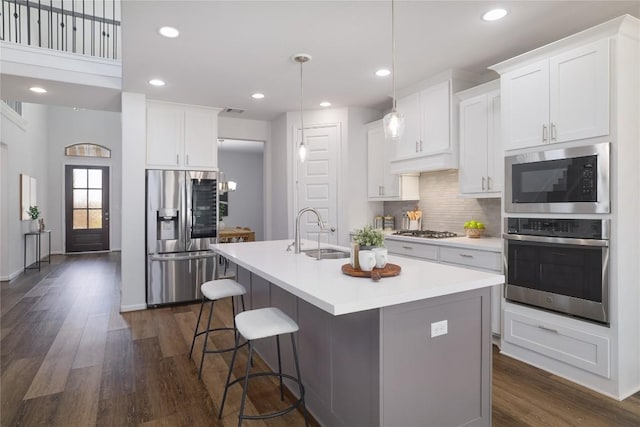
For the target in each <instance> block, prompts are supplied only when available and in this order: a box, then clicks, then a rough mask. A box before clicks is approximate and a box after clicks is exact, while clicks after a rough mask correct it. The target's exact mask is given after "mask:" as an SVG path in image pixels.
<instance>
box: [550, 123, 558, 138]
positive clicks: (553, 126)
mask: <svg viewBox="0 0 640 427" xmlns="http://www.w3.org/2000/svg"><path fill="white" fill-rule="evenodd" d="M556 133H557V132H556V125H555V123H551V142H556Z"/></svg>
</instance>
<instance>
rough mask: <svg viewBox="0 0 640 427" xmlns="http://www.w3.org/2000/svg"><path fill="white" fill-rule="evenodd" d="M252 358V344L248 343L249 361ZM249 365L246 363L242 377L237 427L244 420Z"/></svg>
mask: <svg viewBox="0 0 640 427" xmlns="http://www.w3.org/2000/svg"><path fill="white" fill-rule="evenodd" d="M252 356H253V342H251V341H249V360H251V357H252ZM250 371H251V364H250V363H249V362H248V361H247V371H246V373H245V375H244V390H242V403H241V404H240V414H238V427H242V419H243V418H244V405H245V402H246V401H247V389H248V387H249V372H250Z"/></svg>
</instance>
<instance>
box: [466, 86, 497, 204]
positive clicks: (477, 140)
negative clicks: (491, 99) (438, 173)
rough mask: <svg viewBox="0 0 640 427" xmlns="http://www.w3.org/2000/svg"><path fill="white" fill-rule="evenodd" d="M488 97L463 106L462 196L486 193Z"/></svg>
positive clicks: (468, 101) (477, 98)
mask: <svg viewBox="0 0 640 427" xmlns="http://www.w3.org/2000/svg"><path fill="white" fill-rule="evenodd" d="M488 137H489V130H488V103H487V95H481V96H478V97H475V98H470V99H466V100H464V101H462V102H461V103H460V170H459V183H460V192H461V193H482V192H484V191H486V189H487V185H488V183H487V159H488V157H490V156H491V155H492V153H491V154H489V151H488V146H489V140H488Z"/></svg>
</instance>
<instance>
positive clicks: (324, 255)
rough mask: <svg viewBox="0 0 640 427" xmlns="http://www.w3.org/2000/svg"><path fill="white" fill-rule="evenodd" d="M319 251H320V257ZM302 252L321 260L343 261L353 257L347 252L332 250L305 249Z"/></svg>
mask: <svg viewBox="0 0 640 427" xmlns="http://www.w3.org/2000/svg"><path fill="white" fill-rule="evenodd" d="M318 251H320V257H318ZM301 252H302V253H304V254H305V255H307V256H309V257H312V258H319V259H341V258H349V257H350V256H351V254H350V253H349V252H347V251H343V250H340V249H332V248H320V249H305V250H304V251H301Z"/></svg>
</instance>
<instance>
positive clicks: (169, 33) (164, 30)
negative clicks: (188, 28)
mask: <svg viewBox="0 0 640 427" xmlns="http://www.w3.org/2000/svg"><path fill="white" fill-rule="evenodd" d="M158 32H159V33H160V35H161V36H164V37H167V38H170V39H175V38H176V37H178V36H179V35H180V31H178V30H177V29H176V28H173V27H160V28H159V29H158Z"/></svg>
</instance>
